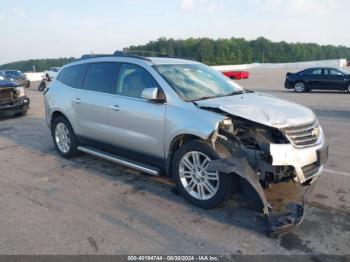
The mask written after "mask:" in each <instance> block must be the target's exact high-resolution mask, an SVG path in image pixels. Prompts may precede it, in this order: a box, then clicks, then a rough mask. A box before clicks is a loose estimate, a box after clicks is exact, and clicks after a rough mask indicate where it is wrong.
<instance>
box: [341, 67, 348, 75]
mask: <svg viewBox="0 0 350 262" xmlns="http://www.w3.org/2000/svg"><path fill="white" fill-rule="evenodd" d="M339 71H341V72H342V73H343V74H346V75H349V74H350V72H349V71H348V70H346V69H344V68H340V69H339Z"/></svg>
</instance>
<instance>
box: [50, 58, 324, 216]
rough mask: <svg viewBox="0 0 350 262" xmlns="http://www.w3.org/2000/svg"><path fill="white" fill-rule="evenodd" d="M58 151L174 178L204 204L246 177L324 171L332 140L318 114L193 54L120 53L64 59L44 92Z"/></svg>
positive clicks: (260, 182)
mask: <svg viewBox="0 0 350 262" xmlns="http://www.w3.org/2000/svg"><path fill="white" fill-rule="evenodd" d="M45 104H46V119H47V124H48V125H49V127H50V128H51V132H52V136H53V141H54V143H55V146H56V148H57V151H58V152H59V154H60V155H61V156H63V157H66V158H70V157H73V156H75V155H76V154H77V153H78V152H79V151H82V152H85V153H88V154H92V155H95V156H97V157H101V158H104V159H107V160H111V161H114V162H116V163H119V164H122V165H125V166H128V167H131V168H135V169H138V170H141V171H143V172H146V173H149V174H152V175H165V176H169V177H171V178H173V179H175V181H176V185H177V187H178V190H179V191H180V192H181V194H182V195H183V196H184V197H185V198H186V199H187V200H188V201H189V202H191V203H193V204H195V205H197V206H199V207H202V208H214V207H216V206H218V205H219V204H221V203H222V202H224V201H225V200H226V199H228V196H229V195H230V193H231V192H232V190H233V189H234V188H236V186H235V183H236V182H237V179H236V178H237V177H241V178H244V179H245V180H246V181H248V182H249V183H250V184H251V185H252V186H253V188H254V189H255V190H256V191H257V192H258V194H259V196H260V197H261V201H262V203H263V210H264V212H265V213H267V212H268V210H269V205H268V203H267V201H266V199H265V197H264V196H263V193H262V187H265V186H269V185H272V184H276V183H280V182H285V181H294V182H296V183H299V184H302V185H308V184H310V183H312V182H313V181H315V180H316V179H317V177H318V176H319V175H320V174H321V172H322V168H323V164H324V162H325V161H326V159H327V156H328V153H327V152H328V147H327V146H326V144H325V139H324V135H323V132H322V128H321V127H320V125H319V122H318V120H317V118H316V116H315V115H314V113H313V112H312V111H311V110H310V109H307V108H305V107H302V106H299V105H297V104H294V103H290V102H286V101H283V100H280V99H277V98H274V97H271V96H268V95H264V94H260V93H255V92H251V91H247V90H245V89H243V88H242V87H240V86H239V85H237V84H236V83H234V82H233V81H231V80H230V79H228V78H226V77H225V76H223V75H222V74H221V73H219V72H217V71H215V70H214V69H212V68H210V67H208V66H206V65H204V64H201V63H198V62H194V61H189V60H183V59H176V58H164V57H163V58H160V57H140V56H135V55H130V54H125V53H121V52H116V53H115V54H114V55H95V56H83V57H82V58H81V59H80V60H78V61H76V62H74V63H71V64H68V65H66V66H64V67H63V68H62V69H61V71H60V72H59V75H58V77H57V79H56V80H55V81H54V82H53V83H52V84H51V85H50V87H49V89H48V90H46V93H45Z"/></svg>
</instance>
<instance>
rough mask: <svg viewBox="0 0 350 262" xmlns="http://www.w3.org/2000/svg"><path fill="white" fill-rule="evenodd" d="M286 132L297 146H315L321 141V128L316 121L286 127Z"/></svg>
mask: <svg viewBox="0 0 350 262" xmlns="http://www.w3.org/2000/svg"><path fill="white" fill-rule="evenodd" d="M283 131H284V133H285V135H286V136H287V138H288V139H289V141H290V142H291V143H292V144H293V145H294V146H295V147H309V146H314V145H316V144H317V143H318V142H319V139H320V136H321V135H322V134H321V128H320V126H319V124H318V123H317V122H316V121H313V122H311V123H307V124H303V125H298V126H292V127H286V128H284V130H283Z"/></svg>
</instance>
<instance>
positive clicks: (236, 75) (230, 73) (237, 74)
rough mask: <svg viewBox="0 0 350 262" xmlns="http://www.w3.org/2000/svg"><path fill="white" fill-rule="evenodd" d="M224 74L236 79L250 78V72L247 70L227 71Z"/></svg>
mask: <svg viewBox="0 0 350 262" xmlns="http://www.w3.org/2000/svg"><path fill="white" fill-rule="evenodd" d="M223 74H224V75H225V76H227V77H228V78H231V79H236V80H240V79H248V78H249V72H245V71H227V72H223Z"/></svg>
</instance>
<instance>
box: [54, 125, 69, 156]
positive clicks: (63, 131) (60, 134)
mask: <svg viewBox="0 0 350 262" xmlns="http://www.w3.org/2000/svg"><path fill="white" fill-rule="evenodd" d="M55 140H56V144H57V147H58V149H59V150H60V151H61V152H62V153H64V154H66V153H68V152H69V150H70V147H71V139H70V134H69V130H68V128H67V127H66V125H65V124H63V123H58V124H57V125H56V128H55Z"/></svg>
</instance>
